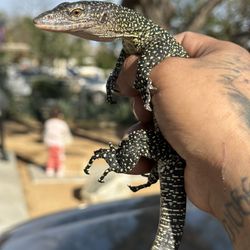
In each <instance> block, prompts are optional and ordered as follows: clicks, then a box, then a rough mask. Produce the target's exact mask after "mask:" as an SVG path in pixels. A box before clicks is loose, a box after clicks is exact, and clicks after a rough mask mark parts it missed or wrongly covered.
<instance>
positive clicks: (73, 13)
mask: <svg viewBox="0 0 250 250" xmlns="http://www.w3.org/2000/svg"><path fill="white" fill-rule="evenodd" d="M82 12H83V11H82V9H74V10H72V11H71V13H70V15H71V16H73V17H79V16H80V15H81V14H82Z"/></svg>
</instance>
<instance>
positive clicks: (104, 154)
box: [84, 143, 115, 179]
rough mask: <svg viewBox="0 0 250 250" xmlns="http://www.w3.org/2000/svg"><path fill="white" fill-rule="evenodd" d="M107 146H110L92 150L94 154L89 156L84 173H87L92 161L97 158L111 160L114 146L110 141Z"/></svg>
mask: <svg viewBox="0 0 250 250" xmlns="http://www.w3.org/2000/svg"><path fill="white" fill-rule="evenodd" d="M109 146H110V149H103V148H101V149H99V150H96V151H95V152H94V155H93V156H92V157H91V158H90V160H89V162H88V164H87V166H86V167H85V168H84V172H85V174H89V170H90V168H91V167H92V165H93V163H94V161H95V160H97V159H104V160H106V161H107V162H109V161H112V159H113V157H114V152H115V148H114V146H113V145H112V144H111V143H110V144H109ZM106 171H107V170H106ZM106 171H105V172H106ZM110 171H112V168H111V169H110ZM110 171H109V172H110ZM107 174H108V173H106V174H105V176H106V175H107ZM102 179H104V178H102Z"/></svg>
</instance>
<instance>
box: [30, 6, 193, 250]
mask: <svg viewBox="0 0 250 250" xmlns="http://www.w3.org/2000/svg"><path fill="white" fill-rule="evenodd" d="M34 23H35V25H36V26H37V27H38V28H40V29H44V30H48V31H54V32H65V33H69V34H72V35H75V36H79V37H81V38H84V39H90V40H95V41H103V42H105V41H112V40H114V39H122V42H123V49H122V51H121V54H120V57H119V59H118V61H117V64H116V67H115V69H114V70H113V72H112V73H111V75H110V77H109V79H108V81H107V100H108V101H109V102H111V103H112V102H113V99H112V92H113V91H114V90H115V85H116V80H117V77H118V75H119V72H120V70H121V67H122V65H123V62H124V60H125V59H126V57H127V56H129V55H131V54H136V55H139V61H138V68H137V73H136V80H135V83H134V87H135V88H136V89H137V90H138V91H139V92H140V94H141V97H142V100H143V102H144V106H145V108H146V109H147V110H152V106H151V93H150V92H151V90H152V89H154V87H153V85H152V82H151V80H150V78H149V74H150V71H151V69H152V68H153V67H154V66H155V65H157V64H158V63H159V62H161V61H162V60H163V59H165V58H166V57H175V56H178V57H188V55H187V53H186V52H185V50H184V49H183V47H182V46H181V45H180V44H178V43H177V42H176V40H175V39H174V37H173V36H172V35H170V34H169V33H168V32H167V31H166V30H164V29H162V28H160V27H159V26H157V25H156V24H154V23H153V22H152V21H150V20H148V19H146V18H144V17H143V16H141V15H139V14H138V13H136V12H135V11H133V10H130V9H128V8H124V7H122V6H119V5H115V4H113V3H107V2H98V1H80V2H75V3H62V4H60V5H58V6H57V7H56V8H54V9H53V10H51V11H47V12H45V13H43V14H41V15H40V16H38V17H37V18H35V19H34ZM142 156H144V157H147V158H149V159H152V160H154V161H155V162H156V165H155V167H153V169H152V170H151V172H150V173H149V174H148V175H147V178H148V181H147V183H145V184H143V185H140V186H138V187H130V189H131V190H132V191H138V190H139V189H141V188H144V187H148V186H150V185H151V184H153V183H155V182H157V181H158V179H160V186H161V208H160V211H161V214H160V222H159V226H158V232H157V235H156V237H155V241H154V243H153V246H152V249H153V250H156V249H167V250H173V249H178V248H179V245H180V241H181V237H182V232H183V226H184V220H185V210H186V194H185V190H184V179H183V176H184V167H185V161H184V160H183V159H182V158H181V157H180V156H179V155H178V154H177V153H176V152H175V150H174V149H173V148H172V147H171V146H170V145H169V143H168V142H166V140H165V139H164V138H163V136H162V134H161V132H160V130H159V128H158V126H157V123H156V121H155V126H154V129H152V130H143V129H141V130H138V131H135V132H132V133H131V134H129V136H128V138H127V139H125V140H123V141H122V142H121V143H120V145H119V146H118V148H115V147H114V146H113V145H111V144H110V148H109V149H99V150H97V151H95V152H94V155H93V156H92V158H91V159H90V161H89V163H88V165H87V167H86V168H85V172H86V173H87V174H88V173H89V169H90V167H91V165H92V163H93V161H94V160H96V159H98V158H103V159H105V160H106V162H107V163H108V164H109V168H108V169H107V170H106V171H105V172H104V173H103V175H102V176H101V178H100V179H99V181H100V182H103V180H104V178H105V176H106V175H107V174H108V173H109V172H111V171H114V172H117V173H128V172H129V171H131V170H132V169H133V168H134V167H135V165H136V164H137V162H138V160H139V159H140V158H141V157H142Z"/></svg>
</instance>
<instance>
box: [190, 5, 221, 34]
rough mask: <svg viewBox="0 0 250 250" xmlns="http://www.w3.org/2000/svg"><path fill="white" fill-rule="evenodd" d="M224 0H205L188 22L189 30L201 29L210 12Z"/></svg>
mask: <svg viewBox="0 0 250 250" xmlns="http://www.w3.org/2000/svg"><path fill="white" fill-rule="evenodd" d="M221 2H223V0H207V1H205V2H204V3H203V4H202V5H201V6H200V7H199V8H198V10H197V12H196V13H195V14H194V15H193V16H192V18H191V20H190V21H189V22H188V25H187V30H190V31H199V30H201V29H202V28H203V27H204V25H205V24H206V22H207V19H208V17H209V14H210V13H211V12H212V10H213V9H214V8H215V7H216V6H217V5H218V4H220V3H221Z"/></svg>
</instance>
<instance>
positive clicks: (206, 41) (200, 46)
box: [175, 31, 218, 58]
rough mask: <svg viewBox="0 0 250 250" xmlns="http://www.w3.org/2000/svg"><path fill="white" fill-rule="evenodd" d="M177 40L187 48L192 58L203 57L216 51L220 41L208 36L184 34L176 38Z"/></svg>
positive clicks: (192, 33)
mask: <svg viewBox="0 0 250 250" xmlns="http://www.w3.org/2000/svg"><path fill="white" fill-rule="evenodd" d="M175 39H176V40H177V41H178V42H179V43H180V44H181V45H182V46H183V47H184V48H185V50H186V51H187V53H188V54H189V56H190V57H194V58H195V57H201V56H205V55H207V54H209V53H210V52H212V51H214V49H215V48H216V47H217V46H215V44H218V40H217V39H215V38H212V37H209V36H206V35H202V34H198V33H194V32H189V31H187V32H183V33H180V34H178V35H176V36H175Z"/></svg>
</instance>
